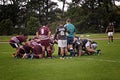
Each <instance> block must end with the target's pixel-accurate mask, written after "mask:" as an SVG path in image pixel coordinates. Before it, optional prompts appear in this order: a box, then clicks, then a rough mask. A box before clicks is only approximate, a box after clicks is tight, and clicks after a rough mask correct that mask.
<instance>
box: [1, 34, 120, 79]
mask: <svg viewBox="0 0 120 80" xmlns="http://www.w3.org/2000/svg"><path fill="white" fill-rule="evenodd" d="M91 35H93V36H94V38H98V34H91ZM100 35H101V34H100ZM102 35H103V34H102ZM117 35H119V36H120V34H117ZM103 36H105V35H103ZM119 36H118V37H119ZM6 38H7V37H6ZM6 40H7V39H6ZM97 42H98V44H99V47H98V48H100V49H101V50H102V55H100V56H97V55H93V56H81V57H80V58H78V57H74V58H73V59H65V60H60V59H59V58H54V59H33V60H31V59H14V58H13V57H11V53H13V52H14V51H15V50H14V49H13V48H11V46H10V45H9V44H8V43H0V80H119V79H120V76H119V74H120V69H119V68H120V40H114V43H112V44H107V41H106V40H98V41H97ZM56 53H57V50H56V51H55V53H54V55H55V56H56V55H57V54H56Z"/></svg>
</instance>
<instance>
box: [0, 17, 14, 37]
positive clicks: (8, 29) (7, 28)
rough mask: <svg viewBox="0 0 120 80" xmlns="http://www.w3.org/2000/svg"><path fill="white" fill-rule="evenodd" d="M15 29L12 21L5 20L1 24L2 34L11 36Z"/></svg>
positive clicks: (0, 30) (0, 32)
mask: <svg viewBox="0 0 120 80" xmlns="http://www.w3.org/2000/svg"><path fill="white" fill-rule="evenodd" d="M13 29H14V28H13V22H12V21H11V20H10V19H3V20H2V21H1V22H0V34H6V35H11V34H12V31H13Z"/></svg>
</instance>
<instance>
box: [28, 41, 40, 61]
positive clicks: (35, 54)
mask: <svg viewBox="0 0 120 80" xmlns="http://www.w3.org/2000/svg"><path fill="white" fill-rule="evenodd" d="M30 45H31V47H32V54H31V59H33V58H37V59H38V58H42V46H41V44H38V43H37V42H36V40H31V44H30Z"/></svg>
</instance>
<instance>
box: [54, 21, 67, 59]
mask: <svg viewBox="0 0 120 80" xmlns="http://www.w3.org/2000/svg"><path fill="white" fill-rule="evenodd" d="M66 32H67V29H66V27H64V26H63V23H62V22H60V24H59V26H58V28H57V29H56V33H55V37H54V40H58V47H59V48H60V59H64V57H65V56H66V55H67V36H66ZM57 37H58V38H57Z"/></svg>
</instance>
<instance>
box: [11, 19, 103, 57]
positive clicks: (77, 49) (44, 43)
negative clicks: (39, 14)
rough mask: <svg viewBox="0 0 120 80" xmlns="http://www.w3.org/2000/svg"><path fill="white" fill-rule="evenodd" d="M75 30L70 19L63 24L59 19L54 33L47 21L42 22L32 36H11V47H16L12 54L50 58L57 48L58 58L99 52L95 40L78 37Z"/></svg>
mask: <svg viewBox="0 0 120 80" xmlns="http://www.w3.org/2000/svg"><path fill="white" fill-rule="evenodd" d="M75 32H76V28H75V26H74V25H73V24H72V23H71V19H67V20H66V24H65V25H64V24H63V21H60V22H59V25H58V27H57V28H56V32H55V34H51V31H50V28H49V26H48V23H47V22H44V23H43V25H42V26H41V27H40V28H39V29H38V31H37V32H36V35H35V36H33V37H32V38H30V39H28V35H27V34H24V35H18V36H13V37H12V38H11V39H10V40H9V44H10V45H11V47H13V48H15V49H16V52H15V53H13V54H12V56H13V57H15V58H22V59H27V58H31V59H42V58H51V59H52V58H55V57H56V56H53V54H54V52H55V50H58V51H57V52H58V53H57V55H58V57H59V58H60V59H65V58H70V59H71V58H73V57H75V56H77V57H80V56H83V55H100V54H101V50H100V49H97V47H98V44H97V42H95V41H93V40H91V39H87V38H84V39H83V38H80V37H79V36H76V35H75ZM56 45H57V47H58V48H57V49H56V48H55V47H56Z"/></svg>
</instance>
